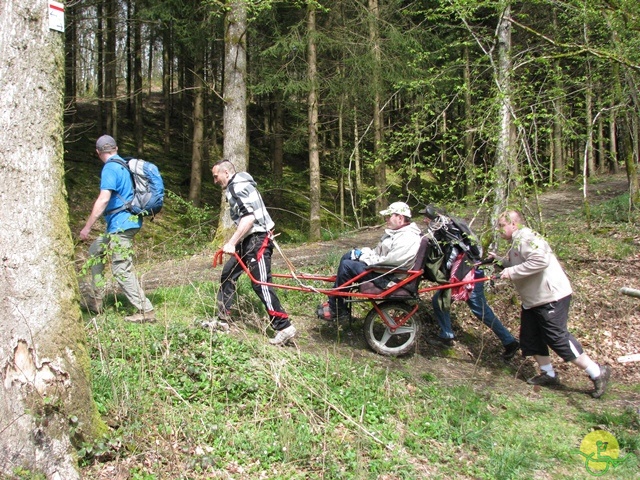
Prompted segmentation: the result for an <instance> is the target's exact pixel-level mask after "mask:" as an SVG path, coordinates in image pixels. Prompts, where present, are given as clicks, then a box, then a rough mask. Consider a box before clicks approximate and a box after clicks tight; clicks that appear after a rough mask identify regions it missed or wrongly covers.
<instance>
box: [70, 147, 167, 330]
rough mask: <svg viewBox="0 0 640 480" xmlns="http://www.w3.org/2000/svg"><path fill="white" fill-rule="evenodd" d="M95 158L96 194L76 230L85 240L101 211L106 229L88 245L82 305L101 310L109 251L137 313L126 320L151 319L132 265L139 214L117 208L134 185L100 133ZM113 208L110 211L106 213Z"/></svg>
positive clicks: (115, 273)
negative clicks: (87, 277)
mask: <svg viewBox="0 0 640 480" xmlns="http://www.w3.org/2000/svg"><path fill="white" fill-rule="evenodd" d="M96 152H97V154H98V158H100V161H102V163H103V164H104V166H103V167H102V173H101V175H100V194H99V195H98V198H97V199H96V200H95V202H94V204H93V208H92V210H91V213H90V214H89V217H88V218H87V221H86V223H85V225H84V227H83V228H82V230H81V231H80V239H81V240H83V241H86V240H88V239H89V234H90V233H91V229H92V227H93V225H94V224H95V223H96V222H97V221H98V219H99V218H100V217H101V216H103V215H104V219H105V221H106V224H107V229H106V232H105V233H104V234H102V235H100V236H99V237H98V238H96V239H95V240H94V241H93V243H92V244H91V246H90V247H89V255H90V257H91V259H90V262H91V291H90V292H88V293H87V294H86V296H85V298H84V299H83V301H84V304H85V305H84V306H85V307H86V308H87V309H88V310H89V311H91V312H93V313H99V312H101V311H102V298H103V293H102V291H103V285H102V283H103V282H104V280H103V277H102V273H103V271H104V262H103V261H102V260H101V259H102V258H104V257H105V256H106V255H107V254H108V255H111V271H112V273H113V276H114V278H115V279H116V281H117V282H118V284H119V285H120V288H121V289H122V291H123V292H124V294H125V296H126V297H127V299H128V300H129V301H130V302H131V304H132V305H133V306H134V307H135V308H136V309H137V313H135V314H133V315H129V316H126V317H125V320H127V321H130V322H153V321H155V312H154V310H153V305H152V304H151V302H150V301H149V299H148V298H147V297H146V295H145V294H144V291H143V290H142V287H141V286H140V283H139V282H138V278H137V277H136V273H135V270H134V268H133V259H132V254H131V252H132V246H133V238H134V237H135V236H136V234H137V233H138V232H139V231H140V228H141V227H142V217H139V216H136V215H132V214H131V213H129V212H128V211H126V210H120V207H122V206H123V205H124V202H125V200H130V199H131V198H132V197H133V192H134V186H133V180H132V178H131V173H130V172H129V170H128V169H127V168H126V167H124V166H123V165H121V164H120V163H119V162H117V161H110V160H116V159H117V160H120V161H122V162H124V160H123V159H122V157H120V156H119V155H118V145H117V144H116V141H115V140H114V138H113V137H111V136H109V135H102V136H101V137H100V138H98V140H97V141H96ZM110 212H113V213H110Z"/></svg>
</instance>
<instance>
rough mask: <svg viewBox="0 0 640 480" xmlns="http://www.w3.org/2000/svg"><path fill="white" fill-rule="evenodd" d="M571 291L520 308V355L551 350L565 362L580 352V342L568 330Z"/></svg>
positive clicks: (547, 352) (581, 351) (546, 353)
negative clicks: (539, 303)
mask: <svg viewBox="0 0 640 480" xmlns="http://www.w3.org/2000/svg"><path fill="white" fill-rule="evenodd" d="M570 304H571V295H568V296H566V297H564V298H561V299H560V300H557V301H555V302H551V303H545V304H544V305H539V306H537V307H533V308H528V309H525V308H523V309H522V311H521V312H520V346H521V348H522V355H523V356H525V357H527V356H531V355H541V356H544V357H546V356H548V355H549V349H551V350H553V351H554V352H556V353H557V354H558V356H559V357H560V358H562V359H563V360H564V361H565V362H569V361H571V360H575V359H576V358H578V357H579V356H580V355H581V354H582V353H583V350H582V345H580V342H578V341H577V340H576V339H575V337H574V336H573V335H571V334H570V333H569V330H567V319H568V318H569V305H570Z"/></svg>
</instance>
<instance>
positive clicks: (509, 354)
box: [502, 340, 520, 360]
mask: <svg viewBox="0 0 640 480" xmlns="http://www.w3.org/2000/svg"><path fill="white" fill-rule="evenodd" d="M518 350H520V342H518V341H517V340H514V341H513V342H511V343H509V344H507V345H505V346H504V352H503V353H502V358H503V360H511V359H512V358H513V357H515V356H516V353H518Z"/></svg>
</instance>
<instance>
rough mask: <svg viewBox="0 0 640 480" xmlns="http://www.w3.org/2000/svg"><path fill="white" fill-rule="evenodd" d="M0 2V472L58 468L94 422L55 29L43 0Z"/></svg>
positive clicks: (63, 472)
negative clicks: (66, 180)
mask: <svg viewBox="0 0 640 480" xmlns="http://www.w3.org/2000/svg"><path fill="white" fill-rule="evenodd" d="M0 10H1V11H2V15H0V32H2V33H1V34H0V35H1V36H2V40H1V41H0V65H3V66H4V67H3V73H2V77H0V86H1V87H2V92H3V94H2V96H0V110H1V111H3V112H11V115H10V116H7V115H3V116H1V117H0V127H1V129H2V132H3V135H2V137H0V144H1V145H0V147H1V148H2V151H3V155H2V156H0V198H2V204H3V207H2V208H1V209H0V224H1V225H2V226H3V228H2V229H1V230H0V251H1V252H2V260H1V261H2V267H1V270H0V291H1V292H2V295H1V296H0V318H2V322H1V324H0V330H1V333H2V334H1V335H0V362H1V363H0V365H1V368H0V377H1V381H2V383H1V386H0V392H1V394H0V432H2V435H1V436H0V438H1V440H0V477H3V478H5V476H7V477H9V476H11V475H12V474H14V472H15V471H16V469H22V471H23V472H24V471H28V472H30V475H32V477H30V478H36V477H37V476H38V475H45V476H46V477H47V478H59V479H65V480H69V479H75V478H79V474H78V472H77V461H76V458H75V453H74V452H75V450H74V446H77V445H78V444H80V443H81V442H83V441H90V440H91V439H92V438H93V437H94V436H95V435H96V434H97V433H98V432H99V428H100V426H101V425H102V424H101V422H100V420H99V417H98V414H97V410H96V408H95V404H94V403H93V400H92V396H91V388H90V382H89V378H90V364H89V356H88V354H87V350H86V343H85V341H86V337H85V331H84V324H83V322H82V318H81V315H80V310H79V307H78V284H77V281H76V276H75V271H74V268H73V261H72V259H73V245H72V241H71V234H70V231H69V218H68V207H67V203H66V198H65V196H66V195H65V188H64V183H63V99H64V34H63V33H60V32H57V31H53V30H50V29H49V16H48V11H47V3H46V2H45V3H43V2H40V1H36V0H21V1H19V2H13V3H9V4H6V5H3V8H1V9H0ZM90 153H91V152H88V154H90Z"/></svg>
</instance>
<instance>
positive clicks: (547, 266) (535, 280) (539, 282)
mask: <svg viewBox="0 0 640 480" xmlns="http://www.w3.org/2000/svg"><path fill="white" fill-rule="evenodd" d="M511 240H512V244H511V249H510V250H509V252H507V256H506V257H504V258H502V259H501V260H502V265H503V266H505V267H507V268H506V269H505V270H506V271H507V273H508V274H509V278H511V280H512V281H513V284H514V285H515V287H516V289H517V290H518V293H519V294H520V299H521V300H522V306H523V308H525V309H528V308H533V307H538V306H540V305H544V304H545V303H551V302H555V301H556V300H560V299H561V298H564V297H566V296H568V295H571V294H572V293H573V290H572V289H571V284H570V283H569V279H568V278H567V275H566V274H565V273H564V270H563V269H562V266H560V262H558V259H557V258H556V256H555V255H554V253H553V251H552V250H551V247H550V246H549V244H548V243H547V241H546V240H545V239H544V238H542V237H541V236H540V235H539V234H537V233H536V232H534V231H533V230H531V229H530V228H527V227H522V228H519V229H518V230H516V231H515V232H514V233H513V237H512V239H511Z"/></svg>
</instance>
